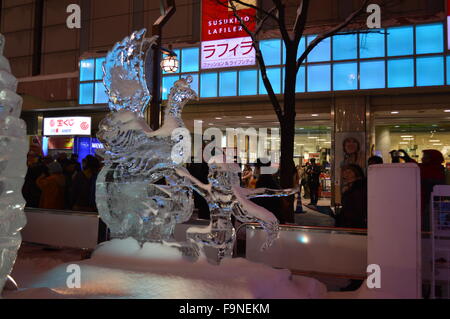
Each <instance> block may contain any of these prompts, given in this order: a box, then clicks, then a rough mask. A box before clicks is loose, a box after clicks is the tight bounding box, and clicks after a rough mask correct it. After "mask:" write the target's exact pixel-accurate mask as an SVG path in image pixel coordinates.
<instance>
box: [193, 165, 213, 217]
mask: <svg viewBox="0 0 450 319" xmlns="http://www.w3.org/2000/svg"><path fill="white" fill-rule="evenodd" d="M187 170H188V171H189V173H190V174H191V175H192V176H194V177H195V178H196V179H198V180H199V181H200V182H202V183H204V184H208V183H209V181H208V174H209V166H208V163H206V162H205V161H203V162H202V163H195V162H194V161H192V162H191V163H190V164H189V165H188V166H187ZM194 206H195V208H197V210H198V218H199V219H207V220H209V219H210V215H211V213H210V211H209V206H208V203H207V202H206V200H205V198H203V196H201V195H199V194H198V193H197V192H194Z"/></svg>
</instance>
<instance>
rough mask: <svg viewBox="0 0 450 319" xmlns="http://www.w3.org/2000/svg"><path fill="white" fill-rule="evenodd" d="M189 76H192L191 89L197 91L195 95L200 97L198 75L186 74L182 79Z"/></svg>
mask: <svg viewBox="0 0 450 319" xmlns="http://www.w3.org/2000/svg"><path fill="white" fill-rule="evenodd" d="M188 75H190V76H192V82H191V84H190V85H191V89H193V90H194V91H195V93H197V95H198V94H199V92H198V73H191V74H185V75H183V76H181V77H182V78H186V77H187V76H188Z"/></svg>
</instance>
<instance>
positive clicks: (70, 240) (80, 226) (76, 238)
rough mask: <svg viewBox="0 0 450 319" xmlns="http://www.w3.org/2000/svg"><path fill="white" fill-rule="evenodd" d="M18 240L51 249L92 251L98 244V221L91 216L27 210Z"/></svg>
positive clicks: (95, 217)
mask: <svg viewBox="0 0 450 319" xmlns="http://www.w3.org/2000/svg"><path fill="white" fill-rule="evenodd" d="M25 213H26V215H27V225H26V226H25V228H24V229H22V231H21V233H22V240H23V241H26V242H30V243H36V244H44V245H49V246H53V247H68V248H88V249H93V248H95V247H96V246H97V241H98V223H99V218H98V216H97V215H96V214H92V213H86V214H83V213H67V212H59V211H45V210H27V211H26V212H25Z"/></svg>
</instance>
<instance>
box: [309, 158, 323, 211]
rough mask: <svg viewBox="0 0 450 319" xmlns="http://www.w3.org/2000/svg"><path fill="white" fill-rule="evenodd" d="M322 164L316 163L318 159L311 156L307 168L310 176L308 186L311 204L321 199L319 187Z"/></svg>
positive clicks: (315, 203)
mask: <svg viewBox="0 0 450 319" xmlns="http://www.w3.org/2000/svg"><path fill="white" fill-rule="evenodd" d="M320 172H321V169H320V166H318V165H316V159H315V158H311V159H310V160H309V165H308V167H307V168H306V175H307V176H308V188H309V195H310V198H311V202H310V203H309V205H317V202H318V201H319V187H320Z"/></svg>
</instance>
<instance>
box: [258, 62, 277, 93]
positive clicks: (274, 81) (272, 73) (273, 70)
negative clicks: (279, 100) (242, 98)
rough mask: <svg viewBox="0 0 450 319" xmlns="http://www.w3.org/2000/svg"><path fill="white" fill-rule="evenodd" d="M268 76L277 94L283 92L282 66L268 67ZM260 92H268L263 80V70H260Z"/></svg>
mask: <svg viewBox="0 0 450 319" xmlns="http://www.w3.org/2000/svg"><path fill="white" fill-rule="evenodd" d="M267 77H268V78H269V80H270V83H271V84H272V88H273V91H274V92H275V94H280V93H281V69H280V68H269V69H267ZM259 94H267V90H266V87H265V86H264V82H263V80H262V76H261V72H259Z"/></svg>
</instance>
